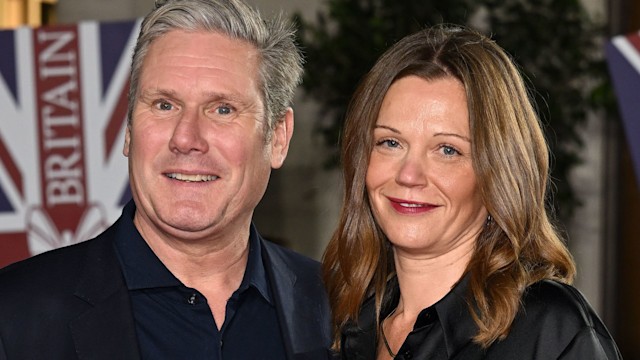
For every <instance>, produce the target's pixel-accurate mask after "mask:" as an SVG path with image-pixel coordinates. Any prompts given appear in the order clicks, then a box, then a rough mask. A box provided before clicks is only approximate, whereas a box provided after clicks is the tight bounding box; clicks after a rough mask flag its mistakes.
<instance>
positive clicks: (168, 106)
mask: <svg viewBox="0 0 640 360" xmlns="http://www.w3.org/2000/svg"><path fill="white" fill-rule="evenodd" d="M156 106H157V107H158V109H159V110H164V111H169V110H172V109H173V105H171V103H169V102H166V101H160V102H158V103H157V104H156Z"/></svg>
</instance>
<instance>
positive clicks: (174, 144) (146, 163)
mask: <svg viewBox="0 0 640 360" xmlns="http://www.w3.org/2000/svg"><path fill="white" fill-rule="evenodd" d="M259 61H260V60H259V54H258V52H257V50H256V49H255V48H254V47H253V46H252V45H250V44H249V43H246V42H243V41H240V40H236V39H232V38H229V37H227V36H224V35H221V34H216V33H210V32H190V33H188V32H184V31H178V30H174V31H170V32H169V33H167V34H166V35H164V36H162V37H160V38H158V39H157V40H155V41H154V42H153V43H152V44H151V46H150V47H149V52H148V54H147V56H146V57H145V60H144V63H143V67H142V73H141V76H140V85H139V94H138V95H137V97H136V103H135V105H134V110H133V118H132V122H131V125H130V127H129V128H128V129H127V132H126V138H125V145H124V155H125V156H127V157H128V158H129V173H130V182H131V190H132V193H133V197H134V200H135V202H136V205H137V212H136V219H135V221H136V225H137V226H138V228H139V230H140V232H141V233H142V234H143V236H144V237H145V238H148V237H150V236H159V237H162V238H168V239H179V240H198V239H212V238H215V237H217V236H223V235H224V234H225V233H227V234H228V233H234V232H235V233H238V231H240V232H243V231H244V232H246V231H247V230H248V226H249V223H250V221H251V216H252V214H253V210H254V208H255V206H256V205H257V203H258V202H259V201H260V199H261V198H262V195H263V194H264V191H265V189H266V186H267V182H268V180H269V174H270V171H271V168H272V167H273V168H277V167H280V166H281V165H282V162H283V161H284V158H285V156H286V152H287V149H288V144H289V139H290V136H291V131H292V128H293V114H292V112H291V111H289V112H288V113H287V116H285V121H282V122H279V124H278V126H277V127H276V129H275V130H274V134H273V136H271V138H270V141H268V142H267V141H266V140H265V136H264V133H265V131H264V128H265V126H268V125H267V124H266V119H265V115H264V110H263V109H264V106H263V100H262V97H261V94H260V90H259V81H258V63H259ZM150 232H151V233H150Z"/></svg>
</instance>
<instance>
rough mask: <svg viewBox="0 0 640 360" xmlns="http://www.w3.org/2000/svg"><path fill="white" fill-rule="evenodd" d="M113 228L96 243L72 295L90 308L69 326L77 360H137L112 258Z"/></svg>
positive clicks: (127, 306)
mask: <svg viewBox="0 0 640 360" xmlns="http://www.w3.org/2000/svg"><path fill="white" fill-rule="evenodd" d="M115 228H117V223H116V225H114V226H112V227H111V228H110V229H109V230H107V231H106V232H105V233H103V234H102V235H100V237H99V239H96V240H95V241H94V243H96V245H97V246H94V247H93V248H92V249H91V251H90V252H89V253H88V254H87V259H86V260H87V261H86V264H87V266H85V267H84V269H80V271H83V274H84V276H83V278H82V280H81V281H80V282H79V283H78V286H77V288H76V292H75V295H76V296H77V297H79V298H80V299H82V300H84V301H85V302H87V303H88V304H89V305H91V306H92V307H91V308H90V309H89V310H87V311H86V312H84V313H82V314H81V315H80V316H78V317H77V318H76V319H74V320H73V321H72V322H71V324H70V327H71V334H72V337H73V340H74V343H75V346H76V352H77V354H78V358H79V359H89V358H90V359H105V360H106V359H139V358H140V354H139V351H138V344H137V339H136V334H135V324H134V321H133V315H132V311H131V304H130V300H129V293H128V290H127V287H126V285H125V283H124V279H123V275H122V272H121V270H120V265H119V262H118V259H117V257H116V254H115V248H114V246H113V238H114V236H116V233H117V231H116V230H115Z"/></svg>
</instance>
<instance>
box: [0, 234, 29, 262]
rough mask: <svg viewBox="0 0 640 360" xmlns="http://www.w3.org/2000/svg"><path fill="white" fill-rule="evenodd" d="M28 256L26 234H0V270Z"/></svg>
mask: <svg viewBox="0 0 640 360" xmlns="http://www.w3.org/2000/svg"><path fill="white" fill-rule="evenodd" d="M29 256H31V254H29V246H28V245H27V234H26V233H15V234H7V233H5V234H0V268H2V267H4V266H6V265H9V264H11V263H14V262H16V261H20V260H23V259H26V258H28V257H29Z"/></svg>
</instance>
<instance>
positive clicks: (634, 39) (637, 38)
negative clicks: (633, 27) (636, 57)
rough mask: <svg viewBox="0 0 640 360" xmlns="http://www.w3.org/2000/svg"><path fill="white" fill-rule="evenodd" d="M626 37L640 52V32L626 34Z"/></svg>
mask: <svg viewBox="0 0 640 360" xmlns="http://www.w3.org/2000/svg"><path fill="white" fill-rule="evenodd" d="M626 38H627V40H628V41H629V43H631V45H633V47H634V48H636V51H637V52H639V53H640V33H633V34H629V35H627V36H626Z"/></svg>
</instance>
